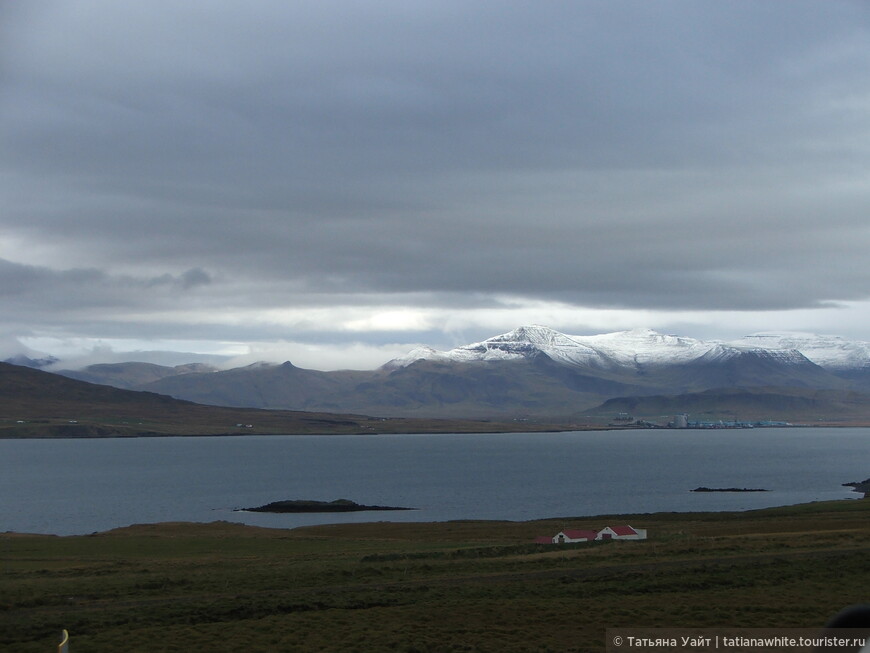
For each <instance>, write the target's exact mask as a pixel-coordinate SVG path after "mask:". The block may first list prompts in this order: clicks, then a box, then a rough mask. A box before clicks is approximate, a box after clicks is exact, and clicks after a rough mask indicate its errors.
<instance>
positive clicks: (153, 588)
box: [0, 499, 870, 653]
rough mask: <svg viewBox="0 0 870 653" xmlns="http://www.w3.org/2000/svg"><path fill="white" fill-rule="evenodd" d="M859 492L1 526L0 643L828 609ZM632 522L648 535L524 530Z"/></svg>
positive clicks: (846, 556) (516, 641) (393, 636)
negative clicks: (396, 515) (276, 525)
mask: <svg viewBox="0 0 870 653" xmlns="http://www.w3.org/2000/svg"><path fill="white" fill-rule="evenodd" d="M868 517H870V501H867V500H862V499H854V500H840V501H833V502H820V503H811V504H802V505H796V506H787V507H780V508H768V509H764V510H754V511H747V512H720V513H655V514H638V515H619V516H615V515H608V516H595V517H577V518H557V519H546V520H538V521H529V522H492V521H489V522H487V521H453V522H432V523H388V522H379V523H362V524H342V525H320V526H308V527H301V528H296V529H292V530H281V529H265V528H258V527H252V526H244V525H241V524H234V523H229V522H212V523H208V524H198V523H197V524H194V523H164V524H142V525H133V526H129V527H125V528H119V529H115V530H112V531H108V532H104V533H94V534H91V535H86V536H67V537H56V536H46V535H26V534H14V533H6V534H2V535H0V565H2V566H0V586H2V588H3V591H2V593H0V651H10V652H11V651H15V652H16V653H19V652H20V653H29V652H36V651H46V650H54V647H56V646H57V643H58V641H59V634H60V632H61V630H62V629H67V630H68V631H69V633H70V638H71V649H72V650H78V651H90V652H96V653H99V652H101V651H119V650H127V651H139V650H152V651H154V650H159V651H190V650H209V651H238V650H245V651H338V650H341V651H360V652H362V651H406V652H412V651H417V652H430V651H432V652H434V651H508V652H511V651H514V652H519V651H557V650H558V651H603V650H604V648H605V642H604V635H605V630H606V628H614V627H667V626H672V627H725V626H727V627H777V628H779V627H802V628H803V627H806V628H816V627H821V626H822V625H823V624H824V623H825V622H826V621H827V620H828V619H829V618H830V617H831V616H832V615H833V614H835V613H836V612H838V611H839V610H841V609H842V608H844V607H846V606H848V605H852V604H855V603H860V602H866V600H867V595H866V584H867V578H868V575H870V563H868V559H870V558H868V554H870V544H868V543H870V518H868ZM626 523H627V524H631V525H632V526H635V527H638V528H646V529H647V530H648V533H649V539H648V540H645V541H611V542H599V543H591V544H590V543H584V544H575V545H540V544H533V543H532V542H533V540H534V538H535V537H536V536H540V535H552V534H555V533H556V532H558V531H560V530H564V529H567V528H576V529H589V528H602V527H604V526H606V525H618V524H626Z"/></svg>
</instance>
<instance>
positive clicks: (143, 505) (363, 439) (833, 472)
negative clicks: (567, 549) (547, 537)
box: [0, 428, 870, 534]
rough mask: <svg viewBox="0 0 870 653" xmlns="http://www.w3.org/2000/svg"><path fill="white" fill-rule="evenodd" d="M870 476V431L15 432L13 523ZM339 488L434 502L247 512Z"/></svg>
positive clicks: (610, 499) (649, 492) (580, 509)
mask: <svg viewBox="0 0 870 653" xmlns="http://www.w3.org/2000/svg"><path fill="white" fill-rule="evenodd" d="M868 476H870V430H866V429H798V428H793V429H755V430H728V431H695V430H688V431H667V430H660V431H586V432H569V433H543V434H541V433H536V434H530V433H516V434H498V435H454V434H448V435H378V436H371V435H366V436H243V437H198V438H133V439H121V438H118V439H115V438H112V439H97V440H86V439H83V440H35V441H34V440H0V531H8V530H12V531H19V532H34V533H56V534H80V533H90V532H93V531H101V530H106V529H110V528H115V527H118V526H124V525H128V524H132V523H144V522H157V521H214V520H218V519H224V520H230V521H237V522H245V523H248V524H256V525H261V526H273V527H293V526H300V525H305V524H314V523H336V522H355V521H357V522H358V521H379V520H383V521H441V520H449V519H510V520H526V519H537V518H544V517H559V516H580V515H595V514H605V513H637V512H654V511H693V510H742V509H750V508H761V507H767V506H773V505H787V504H793V503H802V502H806V501H815V500H827V499H840V498H852V497H857V496H859V495H857V494H855V493H853V492H851V491H850V489H849V488H844V487H842V485H841V484H842V483H844V482H848V481H858V480H863V479H865V478H867V477H868ZM699 485H706V486H709V487H751V488H766V489H768V490H770V491H769V492H757V493H728V494H725V493H713V494H700V493H692V492H689V490H691V489H692V488H694V487H697V486H699ZM338 498H347V499H352V500H354V501H357V502H358V503H366V504H379V505H395V506H410V507H415V508H418V509H419V510H415V511H410V512H362V513H349V514H325V515H324V514H306V515H269V514H260V513H248V512H235V511H234V509H235V508H243V507H250V506H257V505H261V504H264V503H268V502H270V501H277V500H282V499H317V500H324V501H331V500H333V499H338Z"/></svg>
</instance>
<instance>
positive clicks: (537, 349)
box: [388, 326, 870, 370]
mask: <svg viewBox="0 0 870 653" xmlns="http://www.w3.org/2000/svg"><path fill="white" fill-rule="evenodd" d="M741 351H756V352H766V353H767V354H768V355H769V357H770V358H774V359H776V360H778V361H780V362H782V363H792V364H802V363H805V362H808V361H811V362H813V363H815V364H816V365H819V366H820V367H824V368H829V369H831V370H844V369H861V368H865V367H870V343H866V342H854V341H848V340H845V339H843V338H840V337H837V336H817V335H813V334H807V333H785V334H774V333H757V334H752V335H748V336H745V337H743V338H741V339H739V340H735V341H731V342H721V341H718V340H713V341H704V340H696V339H694V338H687V337H682V336H675V335H666V334H662V333H658V332H657V331H653V330H652V329H633V330H631V331H617V332H614V333H604V334H600V335H593V336H574V335H566V334H563V333H560V332H558V331H555V330H553V329H550V328H548V327H544V326H523V327H519V328H518V329H514V330H513V331H510V332H508V333H504V334H502V335H499V336H494V337H492V338H488V339H487V340H484V341H482V342H477V343H473V344H470V345H464V346H462V347H457V348H456V349H451V350H449V351H438V350H435V349H432V348H430V347H421V348H417V349H414V350H413V351H412V352H409V354H408V355H406V356H403V357H401V358H397V359H394V360H392V361H390V362H389V363H388V365H389V366H390V367H391V368H395V367H402V366H406V365H410V364H411V363H413V362H415V361H418V360H440V361H449V362H457V363H460V362H461V363H469V362H474V361H495V360H516V359H523V358H532V357H534V356H536V355H539V354H545V355H547V356H549V357H550V358H551V359H553V360H554V361H556V362H559V363H564V364H568V365H574V366H588V367H595V368H599V369H608V368H610V369H612V368H615V367H638V366H653V365H676V364H682V363H688V362H690V361H695V360H701V359H702V358H703V359H704V360H708V361H710V360H714V359H718V360H721V359H722V358H723V357H726V356H733V355H735V353H738V352H741Z"/></svg>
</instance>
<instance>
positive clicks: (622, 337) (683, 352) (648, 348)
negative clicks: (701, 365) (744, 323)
mask: <svg viewBox="0 0 870 653" xmlns="http://www.w3.org/2000/svg"><path fill="white" fill-rule="evenodd" d="M571 338H573V339H574V340H575V341H577V342H579V343H582V344H585V345H588V346H590V347H593V348H595V349H597V350H598V351H599V352H601V353H602V354H604V355H606V356H608V357H609V358H612V359H614V360H617V361H619V362H620V363H621V364H623V365H635V364H637V365H649V364H656V363H660V364H672V363H684V362H687V361H690V360H694V359H696V358H698V357H699V356H702V355H704V354H705V353H706V352H707V351H709V350H710V349H711V348H712V347H714V346H715V345H716V344H718V343H716V342H704V341H702V340H695V339H694V338H682V337H680V336H669V335H664V334H662V333H658V332H657V331H653V330H652V329H633V330H631V331H617V332H616V333H603V334H600V335H596V336H571Z"/></svg>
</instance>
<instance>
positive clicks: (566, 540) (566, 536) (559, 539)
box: [553, 530, 598, 544]
mask: <svg viewBox="0 0 870 653" xmlns="http://www.w3.org/2000/svg"><path fill="white" fill-rule="evenodd" d="M597 536H598V533H596V532H595V531H578V530H564V531H560V532H558V533H556V534H555V535H554V536H553V544H570V543H571V542H592V541H593V540H595V539H596V538H597Z"/></svg>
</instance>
